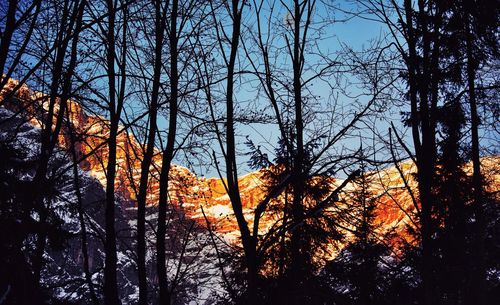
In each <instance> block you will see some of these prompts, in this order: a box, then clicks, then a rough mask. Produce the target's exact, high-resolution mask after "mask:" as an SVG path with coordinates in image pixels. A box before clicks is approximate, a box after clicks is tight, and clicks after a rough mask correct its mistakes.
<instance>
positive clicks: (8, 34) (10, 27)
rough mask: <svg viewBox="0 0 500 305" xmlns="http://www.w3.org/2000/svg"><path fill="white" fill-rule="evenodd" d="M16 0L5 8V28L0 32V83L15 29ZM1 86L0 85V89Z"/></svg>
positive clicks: (12, 0) (11, 0) (11, 1)
mask: <svg viewBox="0 0 500 305" xmlns="http://www.w3.org/2000/svg"><path fill="white" fill-rule="evenodd" d="M17 4H18V0H10V1H9V8H8V9H7V15H6V21H5V28H4V30H3V33H2V40H1V41H0V83H2V84H3V83H4V80H3V73H4V68H5V63H6V62H7V56H8V54H9V48H10V43H11V41H12V36H13V35H14V30H15V29H16V10H17ZM2 89H3V88H1V87H0V90H2Z"/></svg>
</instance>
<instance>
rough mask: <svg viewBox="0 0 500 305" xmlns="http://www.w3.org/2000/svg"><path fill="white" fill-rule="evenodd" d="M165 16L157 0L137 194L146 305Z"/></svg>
mask: <svg viewBox="0 0 500 305" xmlns="http://www.w3.org/2000/svg"><path fill="white" fill-rule="evenodd" d="M163 20H164V18H163V17H162V15H161V2H160V1H159V0H157V1H155V34H156V41H155V59H154V75H153V89H152V92H151V104H150V106H149V131H148V138H147V143H146V153H145V154H144V158H143V160H142V162H141V177H140V185H139V194H138V196H137V265H138V266H137V269H138V274H139V304H140V305H145V304H147V301H148V296H147V276H146V236H145V235H146V219H145V218H146V194H147V190H148V181H149V179H148V178H149V168H150V166H151V162H152V159H153V154H154V146H155V135H156V131H157V126H156V123H157V114H158V94H159V89H160V76H161V68H162V56H161V55H162V49H163V39H164V30H165V29H164V23H163Z"/></svg>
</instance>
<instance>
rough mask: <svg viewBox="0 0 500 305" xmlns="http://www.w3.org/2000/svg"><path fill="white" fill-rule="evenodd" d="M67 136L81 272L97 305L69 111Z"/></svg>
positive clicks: (93, 302)
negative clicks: (76, 212)
mask: <svg viewBox="0 0 500 305" xmlns="http://www.w3.org/2000/svg"><path fill="white" fill-rule="evenodd" d="M66 121H67V128H68V134H69V137H70V143H71V144H70V145H71V147H70V151H71V157H72V158H73V166H72V167H73V184H74V186H75V193H76V199H77V211H78V222H79V223H80V235H81V237H80V238H81V239H80V245H81V247H82V255H83V272H84V274H85V281H86V282H87V285H88V286H89V294H90V299H91V300H92V304H94V305H99V300H98V299H97V295H96V293H95V288H94V283H93V282H92V273H91V272H90V264H89V252H88V241H87V225H86V223H85V210H84V208H83V199H82V192H81V189H80V188H81V184H80V174H79V172H78V161H77V160H78V156H77V153H76V138H75V134H74V127H73V126H72V125H71V122H70V117H69V111H68V112H67V116H66Z"/></svg>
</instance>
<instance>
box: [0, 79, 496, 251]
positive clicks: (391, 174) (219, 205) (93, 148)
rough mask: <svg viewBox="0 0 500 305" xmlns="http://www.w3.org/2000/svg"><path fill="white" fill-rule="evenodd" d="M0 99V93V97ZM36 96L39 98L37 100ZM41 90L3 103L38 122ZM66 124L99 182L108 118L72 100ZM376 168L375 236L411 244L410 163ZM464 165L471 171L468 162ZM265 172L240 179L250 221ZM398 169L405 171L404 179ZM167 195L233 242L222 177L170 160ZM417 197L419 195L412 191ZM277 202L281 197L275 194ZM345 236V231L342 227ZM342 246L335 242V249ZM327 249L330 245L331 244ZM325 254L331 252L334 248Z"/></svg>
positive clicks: (266, 223)
mask: <svg viewBox="0 0 500 305" xmlns="http://www.w3.org/2000/svg"><path fill="white" fill-rule="evenodd" d="M15 85H16V82H15V81H10V82H9V84H8V85H7V86H6V89H5V90H4V92H1V93H0V98H2V97H3V96H5V95H6V94H7V92H8V91H9V90H10V89H11V88H12V87H14V86H15ZM2 100H3V98H2ZM39 100H41V101H42V102H40V101H39ZM43 100H44V99H43V95H42V94H40V93H33V92H30V91H29V89H28V88H27V87H25V86H24V87H22V88H21V89H20V90H19V91H18V93H17V94H16V99H15V101H14V102H13V101H10V102H9V103H6V104H5V105H4V106H5V107H6V108H9V109H11V110H12V111H16V110H21V109H26V111H24V113H25V115H26V116H28V117H29V119H30V121H31V123H32V124H34V125H35V126H40V125H41V123H40V122H39V118H40V117H44V116H43V115H41V113H43V109H44V108H46V105H44V103H43ZM68 103H69V104H68V108H69V123H70V124H69V125H70V126H71V129H73V130H74V132H76V134H77V135H78V138H79V141H78V143H77V144H76V148H77V154H78V156H79V157H80V158H82V159H83V160H82V161H81V162H80V163H79V165H80V167H81V169H82V170H84V171H85V172H87V173H88V174H89V175H90V176H92V177H94V178H96V179H97V180H98V181H99V182H100V183H101V184H102V185H105V182H106V176H105V170H104V169H105V168H106V162H107V145H106V142H105V139H106V138H107V134H108V130H109V122H108V121H107V120H106V119H105V118H103V117H101V116H98V115H89V114H87V113H86V112H85V111H84V110H83V109H82V107H81V106H80V105H79V104H78V103H76V102H74V101H69V102H68ZM120 128H121V129H120V133H119V136H118V153H117V177H116V181H115V184H116V189H117V191H118V192H119V195H120V197H121V198H122V199H123V200H121V202H122V204H124V205H125V206H123V207H122V208H123V209H125V210H127V209H133V208H134V200H135V198H136V189H137V188H138V181H139V177H140V162H141V159H142V156H143V152H144V151H145V148H144V147H143V146H142V145H141V144H140V143H139V142H138V141H137V140H136V138H135V137H134V136H133V135H131V134H130V133H129V132H128V131H127V130H126V129H125V128H124V127H123V126H122V127H120ZM69 130H70V128H68V127H67V126H66V127H64V128H63V131H62V134H61V136H60V137H59V144H60V146H61V147H62V148H68V147H69V145H70V141H69ZM499 161H500V158H499V157H491V158H485V159H483V162H484V170H485V172H486V173H485V175H486V176H487V177H489V179H490V182H491V183H490V185H492V187H494V188H496V189H498V183H499V181H500V176H499V172H500V168H499V163H500V162H499ZM397 166H398V167H399V170H398V168H397V167H390V168H386V169H381V170H380V171H378V172H373V173H370V177H371V179H370V186H369V191H370V193H371V194H372V197H373V200H375V201H376V208H375V215H376V217H375V227H376V230H377V232H378V233H379V234H380V236H386V235H387V234H388V233H392V234H391V236H393V237H392V240H391V242H392V244H394V245H395V246H396V248H397V245H398V244H399V243H407V242H409V243H412V242H413V241H412V236H411V235H410V234H408V233H407V232H408V228H412V227H415V226H416V225H418V224H417V223H416V219H417V217H416V207H415V204H414V202H413V200H412V197H411V194H410V192H409V191H408V187H409V188H410V189H412V190H413V192H414V193H415V194H416V181H415V178H414V176H415V175H414V174H415V171H416V168H415V166H414V164H412V163H411V162H404V163H401V164H398V165H397ZM160 168H161V154H160V152H159V151H158V150H155V156H154V158H153V164H152V166H151V168H150V172H151V179H150V181H151V182H150V185H149V192H148V197H147V203H148V205H149V206H151V207H154V206H156V205H157V204H158V193H159V183H158V177H159V170H160ZM466 170H468V171H470V170H471V169H470V166H469V165H467V167H466ZM264 172H265V171H263V170H262V171H257V172H253V173H250V174H247V175H245V176H243V177H241V178H239V180H238V181H239V186H240V190H241V197H242V201H243V205H244V213H245V215H246V217H247V221H248V222H250V223H251V222H252V221H253V210H254V208H255V207H256V206H257V204H258V203H259V202H260V200H262V198H263V197H264V196H265V194H266V188H265V185H266V184H267V182H266V179H265V175H264ZM400 172H402V173H403V174H404V179H403V177H402V176H401V174H400ZM320 181H321V182H320V183H326V184H328V185H327V187H329V188H331V189H332V190H333V189H334V188H335V187H336V186H337V185H339V184H340V183H341V181H339V180H336V179H333V178H327V179H320ZM354 188H355V186H354V185H352V184H348V185H347V186H346V187H345V189H344V190H345V192H344V193H343V194H341V196H340V204H342V202H346V201H348V200H349V198H348V195H346V194H347V193H348V192H347V191H349V190H353V189H354ZM169 195H170V199H171V203H172V205H173V206H174V207H175V208H176V209H178V210H179V211H182V213H183V214H184V215H185V216H186V217H187V218H190V219H194V220H195V221H196V222H197V223H198V224H200V225H205V224H206V220H205V218H204V217H203V214H202V210H201V208H202V207H203V210H204V212H205V214H206V215H207V218H208V220H209V221H210V223H211V225H212V226H213V228H215V231H216V232H217V233H218V234H219V235H221V236H223V237H224V238H225V239H226V241H231V242H235V241H237V239H238V237H239V233H238V227H237V224H236V221H235V219H234V217H233V215H232V214H233V213H232V208H231V204H230V201H229V197H228V196H227V194H226V192H225V190H224V186H223V182H222V181H221V180H219V179H215V178H198V177H197V176H196V175H195V174H194V173H192V172H191V171H190V170H188V169H187V168H185V167H182V166H178V165H173V166H172V167H171V170H170V182H169ZM417 197H418V196H417ZM277 200H278V201H279V200H280V198H278V199H277ZM276 221H277V220H276V217H274V215H273V214H272V213H266V214H265V215H264V217H263V219H262V220H261V222H260V226H259V232H260V233H262V234H265V233H266V232H267V231H268V230H269V229H270V227H271V226H272V225H273V224H274V223H275V222H276ZM345 233H346V235H347V236H348V238H349V234H350V233H348V230H346V231H345ZM341 247H342V245H335V247H333V248H336V249H339V248H341ZM333 248H332V249H333ZM329 255H331V256H334V255H335V250H332V253H330V254H329Z"/></svg>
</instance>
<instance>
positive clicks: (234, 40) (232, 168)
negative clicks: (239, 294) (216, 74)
mask: <svg viewBox="0 0 500 305" xmlns="http://www.w3.org/2000/svg"><path fill="white" fill-rule="evenodd" d="M241 5H242V4H240V2H239V1H238V0H233V1H232V7H231V14H232V20H233V25H232V35H231V42H230V47H231V51H230V55H229V62H228V67H227V69H228V70H227V82H226V115H227V122H226V160H225V161H226V178H227V187H228V195H229V198H230V199H231V206H232V208H233V211H234V215H235V217H236V221H237V223H238V228H239V230H240V232H241V240H242V244H243V251H244V253H245V262H246V267H247V285H248V287H247V288H248V289H247V300H246V301H247V302H248V303H249V304H253V303H254V300H256V293H257V287H256V286H257V272H258V270H257V257H256V255H257V254H256V247H255V238H256V237H255V236H253V237H252V235H251V233H250V229H249V228H248V224H247V222H246V220H245V217H244V215H243V205H242V202H241V197H240V190H239V186H238V168H237V164H236V140H235V130H234V96H233V95H234V71H235V64H236V56H237V54H238V45H239V41H240V32H241V14H242V8H240V6H241Z"/></svg>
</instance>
